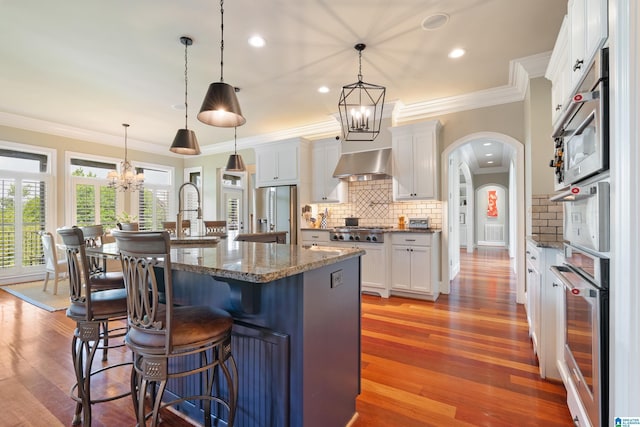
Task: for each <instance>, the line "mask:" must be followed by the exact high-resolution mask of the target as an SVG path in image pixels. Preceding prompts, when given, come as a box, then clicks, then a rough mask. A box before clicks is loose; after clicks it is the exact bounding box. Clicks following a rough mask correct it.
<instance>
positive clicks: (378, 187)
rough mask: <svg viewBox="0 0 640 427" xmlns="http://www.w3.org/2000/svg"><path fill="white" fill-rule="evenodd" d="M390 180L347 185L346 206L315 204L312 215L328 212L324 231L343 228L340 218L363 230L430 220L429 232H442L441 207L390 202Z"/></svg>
mask: <svg viewBox="0 0 640 427" xmlns="http://www.w3.org/2000/svg"><path fill="white" fill-rule="evenodd" d="M392 185H393V180H392V179H381V180H375V181H366V182H350V183H349V201H348V202H347V203H319V204H318V205H316V206H314V208H315V209H314V211H315V212H324V210H325V208H326V209H327V210H328V212H329V218H328V220H327V227H330V228H331V227H340V226H343V225H344V218H346V217H357V218H360V221H359V224H360V225H363V226H374V225H387V226H396V225H397V224H398V217H399V216H400V215H404V216H405V217H406V219H407V221H408V220H409V218H424V217H430V218H431V226H432V227H433V228H442V203H441V202H440V201H439V200H423V201H416V202H394V201H393V187H392Z"/></svg>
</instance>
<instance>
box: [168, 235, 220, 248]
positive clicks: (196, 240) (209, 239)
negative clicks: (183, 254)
mask: <svg viewBox="0 0 640 427" xmlns="http://www.w3.org/2000/svg"><path fill="white" fill-rule="evenodd" d="M219 241H220V237H219V236H184V237H173V236H172V237H171V244H172V245H176V246H202V245H215V244H216V243H218V242H219Z"/></svg>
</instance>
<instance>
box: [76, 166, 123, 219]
mask: <svg viewBox="0 0 640 427" xmlns="http://www.w3.org/2000/svg"><path fill="white" fill-rule="evenodd" d="M69 167H70V179H69V181H70V185H71V194H72V199H73V202H72V212H71V224H73V225H77V226H80V227H81V226H85V225H94V224H102V225H103V226H104V228H105V229H106V230H109V229H111V228H115V226H116V212H119V211H120V210H122V208H121V206H122V205H123V203H124V198H123V197H118V194H117V192H116V189H115V188H110V187H109V182H108V180H107V174H108V173H109V171H111V170H114V169H116V164H115V163H113V162H106V161H100V160H94V159H87V158H81V157H79V155H73V154H72V155H71V157H70V160H69ZM118 199H120V200H118Z"/></svg>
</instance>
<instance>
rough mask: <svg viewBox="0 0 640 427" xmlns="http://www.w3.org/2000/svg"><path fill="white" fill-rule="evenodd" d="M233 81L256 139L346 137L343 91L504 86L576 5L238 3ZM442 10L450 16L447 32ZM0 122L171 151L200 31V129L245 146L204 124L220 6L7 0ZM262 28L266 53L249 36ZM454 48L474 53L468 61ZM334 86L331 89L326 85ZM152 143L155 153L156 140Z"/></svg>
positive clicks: (195, 66) (192, 77) (244, 135)
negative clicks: (317, 132) (340, 115)
mask: <svg viewBox="0 0 640 427" xmlns="http://www.w3.org/2000/svg"><path fill="white" fill-rule="evenodd" d="M224 10H225V13H224V20H225V32H224V42H225V50H224V80H225V82H227V83H230V84H232V85H234V86H237V87H239V88H241V91H240V93H239V94H238V98H239V100H240V104H241V107H242V110H243V114H244V116H245V117H246V118H247V123H246V124H245V125H244V126H242V127H240V128H238V143H239V146H240V147H242V142H243V141H249V140H251V138H255V137H256V136H257V135H265V134H274V133H275V134H277V133H281V134H287V132H290V133H291V134H296V133H297V134H300V135H301V136H303V134H304V133H305V129H309V128H313V127H314V126H315V127H317V128H319V129H324V130H326V129H329V130H333V129H335V130H336V134H337V131H338V130H339V124H338V122H337V121H336V119H335V116H334V115H335V114H336V113H337V102H338V96H339V91H340V89H341V87H342V86H343V85H345V84H349V83H354V82H355V81H357V71H358V56H357V52H356V51H355V50H354V48H353V46H354V45H355V44H356V43H359V42H362V43H366V44H367V48H366V50H365V51H364V52H363V61H362V62H363V63H362V74H363V80H364V81H366V82H368V83H375V84H380V85H383V86H386V88H387V95H386V96H387V101H388V102H390V101H400V102H402V103H404V104H405V105H410V104H413V103H417V102H425V101H431V100H437V99H442V98H447V97H452V96H456V95H461V94H466V93H471V92H476V91H479V90H486V89H490V88H496V87H500V86H504V85H506V84H507V83H508V80H509V61H510V60H513V59H517V58H523V57H527V56H530V55H534V54H539V53H542V52H547V51H550V50H551V49H552V48H553V44H554V41H555V38H556V35H557V33H558V30H559V28H560V25H561V23H562V18H563V16H564V14H565V13H566V1H563V0H535V1H534V0H393V1H390V0H334V1H330V0H269V1H266V0H262V1H256V0H228V1H227V2H226V3H225V5H224ZM435 13H446V14H448V15H449V16H450V19H449V21H448V23H447V24H446V25H445V26H444V27H442V28H440V29H438V30H435V31H426V30H424V29H422V28H421V23H422V21H423V20H424V19H425V18H427V17H428V16H430V15H432V14H435ZM0 28H2V35H3V36H2V38H0V58H2V67H1V68H0V94H1V95H0V116H2V117H0V118H3V120H2V123H5V124H6V122H7V120H8V119H9V121H10V122H11V124H12V125H14V126H17V127H20V126H21V124H20V123H23V122H24V123H27V122H29V123H30V126H33V123H40V124H43V125H45V124H46V126H45V127H47V128H48V129H49V131H50V132H53V130H52V129H56V128H58V129H59V130H60V132H62V133H65V134H67V136H71V137H76V138H79V139H84V140H95V139H100V138H99V137H98V136H100V135H102V136H104V135H107V136H109V137H111V139H112V140H113V141H114V143H116V144H117V143H118V141H122V135H123V130H122V126H121V124H122V123H125V122H126V123H130V124H131V127H130V128H129V138H130V141H131V142H132V143H131V144H130V146H131V148H136V143H137V144H139V146H144V145H145V144H144V143H148V144H146V145H147V146H152V147H154V148H155V149H158V151H159V152H164V149H165V148H164V147H166V153H167V154H168V153H169V152H168V147H169V145H170V144H171V142H172V140H173V137H174V136H175V133H176V131H177V130H178V129H179V128H182V127H183V126H184V46H183V45H182V44H180V42H179V38H180V36H182V35H188V36H190V37H192V38H193V40H194V44H193V45H192V46H190V47H189V50H188V56H189V75H188V76H189V110H188V111H189V128H191V129H193V130H195V132H196V135H197V137H198V140H199V142H200V145H201V146H202V148H203V151H205V152H206V151H207V148H209V149H211V148H213V147H214V146H215V144H220V143H227V144H228V143H229V141H232V140H233V129H225V128H215V127H211V126H207V125H204V124H202V123H200V122H199V121H198V120H197V119H196V114H197V112H198V111H199V108H200V104H201V102H202V99H203V97H204V94H205V93H206V90H207V87H208V85H209V83H211V82H214V81H218V80H219V78H220V4H219V2H216V1H204V0H190V1H182V2H178V1H169V0H136V1H130V0H129V1H126V0H110V1H106V2H105V1H97V0H65V1H62V2H55V1H47V0H20V1H17V0H14V1H10V0H4V1H2V0H0ZM256 33H257V34H261V35H262V36H263V37H264V38H265V39H266V46H265V47H263V48H261V49H256V48H253V47H251V46H249V45H248V43H247V39H248V38H249V37H250V36H251V35H253V34H256ZM454 47H462V48H464V49H466V51H467V54H466V55H465V56H464V57H462V58H460V59H457V60H452V59H449V58H448V57H447V53H448V52H449V51H450V50H451V49H452V48H454ZM322 85H325V86H327V87H329V88H330V92H329V93H327V94H321V93H318V91H317V89H318V87H320V86H322ZM176 106H177V107H178V108H176ZM149 144H151V145H149Z"/></svg>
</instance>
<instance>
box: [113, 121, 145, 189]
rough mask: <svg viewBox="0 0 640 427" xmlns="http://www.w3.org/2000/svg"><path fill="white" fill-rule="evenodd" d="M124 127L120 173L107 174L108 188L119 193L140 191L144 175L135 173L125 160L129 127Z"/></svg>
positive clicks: (125, 124) (126, 125)
mask: <svg viewBox="0 0 640 427" xmlns="http://www.w3.org/2000/svg"><path fill="white" fill-rule="evenodd" d="M122 126H124V160H123V161H121V162H120V173H118V171H115V170H112V171H110V172H109V173H108V174H107V179H108V180H109V187H111V188H116V189H118V190H120V191H136V190H141V189H142V185H143V184H144V175H143V174H142V173H136V170H135V168H134V167H133V166H132V165H131V163H130V162H129V160H128V159H127V128H128V127H129V125H128V124H127V123H123V124H122Z"/></svg>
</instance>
